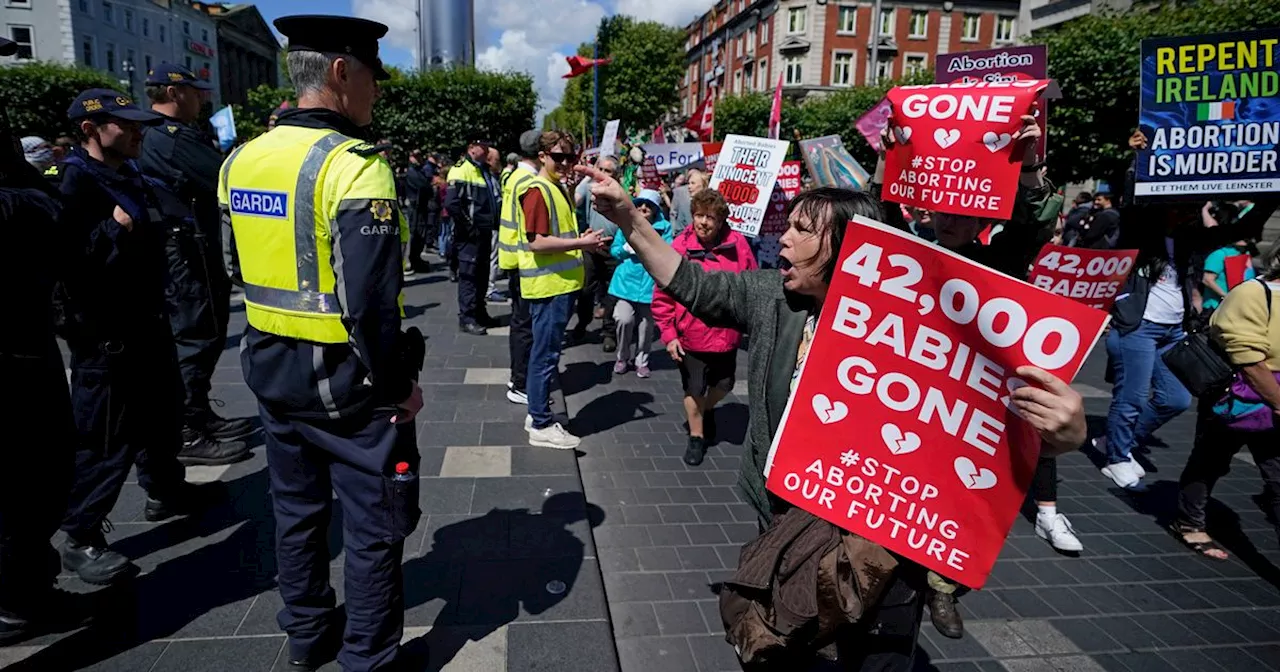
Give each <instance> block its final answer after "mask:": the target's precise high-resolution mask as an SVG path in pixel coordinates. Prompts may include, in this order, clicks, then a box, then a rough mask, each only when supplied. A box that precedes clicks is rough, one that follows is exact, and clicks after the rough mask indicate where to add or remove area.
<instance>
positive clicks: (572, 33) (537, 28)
mask: <svg viewBox="0 0 1280 672" xmlns="http://www.w3.org/2000/svg"><path fill="white" fill-rule="evenodd" d="M454 1H460V0H454ZM474 1H475V5H476V9H475V16H476V65H477V66H479V67H481V68H484V69H489V70H515V71H523V72H527V73H529V74H530V75H531V76H532V77H533V80H534V86H535V88H536V89H537V90H538V98H539V104H540V107H541V108H542V109H541V110H540V111H541V112H542V113H545V112H548V111H550V110H551V108H553V107H555V106H556V105H557V104H559V102H560V96H561V94H562V93H563V91H564V80H562V79H561V78H560V76H561V75H563V74H564V73H565V72H568V69H569V68H568V65H567V64H565V62H564V57H565V56H566V55H568V54H572V53H573V52H574V50H575V49H576V48H577V46H578V44H580V43H582V42H586V41H590V40H591V38H592V36H593V34H594V33H595V27H596V25H597V24H598V23H599V21H600V19H601V18H603V17H605V16H609V15H612V14H614V13H623V14H629V15H631V16H636V17H638V18H641V19H646V20H654V21H660V22H662V23H667V24H670V25H685V24H687V23H688V22H689V21H690V20H692V19H693V18H694V17H696V16H697V15H699V14H700V13H702V12H703V11H705V10H706V9H707V8H708V7H710V6H711V3H712V1H713V0H474ZM256 4H257V5H258V9H259V10H260V11H261V12H262V15H263V16H264V17H265V18H266V19H267V22H268V23H270V22H271V21H272V20H273V19H275V18H276V17H278V16H282V15H287V14H295V13H297V14H301V13H306V14H339V15H345V16H363V17H365V18H369V19H374V20H376V21H381V22H382V23H385V24H387V25H388V26H389V27H390V29H391V30H390V32H388V34H387V38H386V39H384V40H383V41H382V45H381V49H382V58H383V60H384V61H386V62H387V63H390V64H392V65H398V66H404V67H412V66H413V65H414V63H415V56H414V53H413V52H414V49H415V45H416V44H417V25H416V23H417V21H416V17H415V11H416V7H417V0H306V2H302V1H301V0H259V1H258V2H257V3H256Z"/></svg>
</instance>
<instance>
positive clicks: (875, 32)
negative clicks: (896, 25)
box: [871, 0, 880, 86]
mask: <svg viewBox="0 0 1280 672" xmlns="http://www.w3.org/2000/svg"><path fill="white" fill-rule="evenodd" d="M879 83H880V0H876V1H875V4H874V5H873V6H872V7H871V85H872V86H875V85H876V84H879Z"/></svg>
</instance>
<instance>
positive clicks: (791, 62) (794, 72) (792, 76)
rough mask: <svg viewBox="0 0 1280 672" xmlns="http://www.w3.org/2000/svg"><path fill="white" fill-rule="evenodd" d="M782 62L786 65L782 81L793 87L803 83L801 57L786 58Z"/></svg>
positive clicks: (802, 62)
mask: <svg viewBox="0 0 1280 672" xmlns="http://www.w3.org/2000/svg"><path fill="white" fill-rule="evenodd" d="M782 62H783V63H784V64H786V65H785V67H786V74H785V75H784V79H783V81H784V82H786V83H787V84H788V85H793V86H794V85H797V84H801V83H803V82H804V57H803V56H787V57H785V58H784V59H783V61H782Z"/></svg>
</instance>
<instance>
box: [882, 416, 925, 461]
mask: <svg viewBox="0 0 1280 672" xmlns="http://www.w3.org/2000/svg"><path fill="white" fill-rule="evenodd" d="M880 438H882V439H884V445H885V446H887V447H888V448H889V452H891V453H893V454H894V455H906V454H907V453H914V452H916V451H917V450H919V449H920V435H919V434H916V433H915V432H907V433H905V434H904V433H903V432H902V430H901V429H900V428H899V427H898V426H897V425H895V424H893V423H888V424H886V425H885V426H884V427H881V428H880Z"/></svg>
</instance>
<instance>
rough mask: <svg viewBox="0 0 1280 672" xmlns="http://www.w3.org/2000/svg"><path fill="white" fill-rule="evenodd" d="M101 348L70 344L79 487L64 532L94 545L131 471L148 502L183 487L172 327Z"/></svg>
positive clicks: (153, 328)
mask: <svg viewBox="0 0 1280 672" xmlns="http://www.w3.org/2000/svg"><path fill="white" fill-rule="evenodd" d="M138 326H139V327H144V326H145V327H148V328H147V329H146V331H145V332H143V331H141V329H140V330H139V332H137V333H134V334H131V335H130V336H129V337H126V338H122V339H119V340H113V341H107V342H103V343H97V342H88V343H83V342H79V343H73V344H72V345H71V406H72V412H73V414H74V417H75V426H76V453H75V483H74V485H73V486H72V488H71V496H70V499H69V501H68V505H67V511H66V515H65V516H63V519H62V529H63V530H65V531H66V532H67V534H70V535H71V536H72V537H74V538H76V539H77V540H88V539H93V538H94V536H93V535H96V534H98V533H99V531H100V530H101V528H102V521H104V520H106V518H107V514H109V513H110V512H111V509H112V508H113V507H114V506H115V504H116V500H117V499H118V498H119V497H120V489H121V488H122V487H123V486H124V482H125V478H126V477H127V476H128V475H129V467H130V466H132V465H134V464H136V465H137V467H138V484H139V485H141V486H142V489H143V490H146V491H147V494H148V495H149V496H150V497H153V498H155V499H161V500H163V499H166V498H167V497H169V496H171V495H172V494H173V492H174V490H175V489H177V488H178V487H180V486H181V485H182V483H183V474H184V469H183V467H182V464H180V463H179V462H178V451H179V450H180V449H181V448H182V420H181V418H182V409H181V407H180V405H179V400H180V399H182V396H181V395H182V380H181V377H180V376H179V374H178V363H177V359H176V358H175V356H174V348H173V341H172V337H171V336H170V334H169V331H168V325H167V324H165V323H164V322H162V321H160V320H158V319H157V320H155V321H154V322H153V323H152V324H151V325H138Z"/></svg>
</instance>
